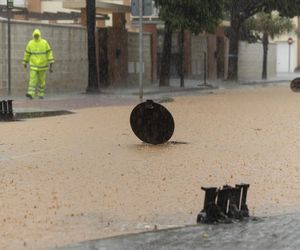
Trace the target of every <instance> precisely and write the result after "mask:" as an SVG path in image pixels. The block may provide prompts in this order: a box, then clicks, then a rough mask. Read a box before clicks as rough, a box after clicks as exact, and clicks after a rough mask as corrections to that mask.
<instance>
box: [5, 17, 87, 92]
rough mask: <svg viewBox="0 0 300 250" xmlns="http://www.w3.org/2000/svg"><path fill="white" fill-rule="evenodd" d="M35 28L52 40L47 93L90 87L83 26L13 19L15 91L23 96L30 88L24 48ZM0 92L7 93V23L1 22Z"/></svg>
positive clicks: (13, 85)
mask: <svg viewBox="0 0 300 250" xmlns="http://www.w3.org/2000/svg"><path fill="white" fill-rule="evenodd" d="M34 28H40V29H41V32H42V36H43V37H44V38H45V39H46V40H48V42H49V43H50V45H51V47H52V50H53V53H54V58H55V65H54V73H52V74H50V73H48V75H47V85H46V93H53V92H55V93H61V92H66V91H78V90H80V91H81V90H84V89H85V88H86V86H87V74H88V64H87V41H86V40H87V38H86V30H85V29H84V28H81V27H65V26H54V25H41V24H33V23H23V22H13V23H12V25H11V32H12V33H11V34H12V35H11V39H12V45H11V46H12V47H11V48H12V49H11V52H12V82H11V87H12V94H13V95H23V94H25V91H26V89H27V82H28V70H25V69H24V68H23V66H22V59H23V54H24V49H25V47H26V44H27V42H28V41H29V40H30V39H31V37H32V31H33V29H34ZM0 34H1V37H0V94H6V93H7V73H6V72H7V24H6V22H4V21H0Z"/></svg>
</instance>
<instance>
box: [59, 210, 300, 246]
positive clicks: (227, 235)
mask: <svg viewBox="0 0 300 250" xmlns="http://www.w3.org/2000/svg"><path fill="white" fill-rule="evenodd" d="M57 249H59V250H121V249H130V250H140V249H143V250H146V249H149V250H150V249H151V250H152V249H153V250H154V249H164V250H167V249H172V250H182V249H185V250H192V249H211V250H215V249H224V250H233V249H272V250H277V249H278V250H282V249H300V214H289V215H281V216H275V217H265V218H250V219H249V220H245V221H242V222H238V223H234V224H219V225H206V224H199V225H194V226H187V227H182V228H175V229H167V230H160V231H153V232H147V233H140V234H134V235H127V236H119V237H113V238H108V239H102V240H94V241H88V242H83V243H78V244H76V245H73V246H66V247H62V248H57Z"/></svg>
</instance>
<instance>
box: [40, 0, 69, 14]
mask: <svg viewBox="0 0 300 250" xmlns="http://www.w3.org/2000/svg"><path fill="white" fill-rule="evenodd" d="M41 7H42V12H58V11H61V12H71V11H74V10H71V9H65V8H63V3H62V1H59V0H58V1H47V0H46V1H45V0H44V1H42V2H41Z"/></svg>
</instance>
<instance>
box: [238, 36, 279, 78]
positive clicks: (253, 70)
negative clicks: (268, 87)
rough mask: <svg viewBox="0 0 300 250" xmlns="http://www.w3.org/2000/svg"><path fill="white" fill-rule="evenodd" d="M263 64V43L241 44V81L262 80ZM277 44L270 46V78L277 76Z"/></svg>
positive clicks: (239, 71)
mask: <svg viewBox="0 0 300 250" xmlns="http://www.w3.org/2000/svg"><path fill="white" fill-rule="evenodd" d="M262 64H263V46H262V44H261V43H252V44H250V43H247V42H240V46H239V61H238V77H239V80H241V81H243V80H260V79H261V75H262ZM276 64H277V60H276V44H269V52H268V70H267V73H268V78H272V77H275V76H276Z"/></svg>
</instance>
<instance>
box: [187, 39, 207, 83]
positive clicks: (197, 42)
mask: <svg viewBox="0 0 300 250" xmlns="http://www.w3.org/2000/svg"><path fill="white" fill-rule="evenodd" d="M191 43H192V44H191V46H192V49H191V62H192V72H191V76H190V77H191V78H196V79H204V53H206V56H207V37H206V36H201V35H199V36H195V35H192V39H191Z"/></svg>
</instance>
